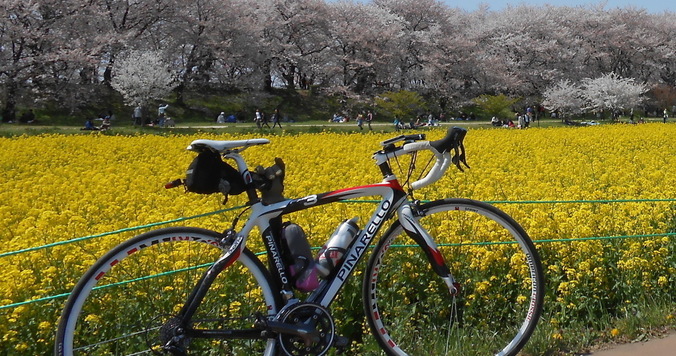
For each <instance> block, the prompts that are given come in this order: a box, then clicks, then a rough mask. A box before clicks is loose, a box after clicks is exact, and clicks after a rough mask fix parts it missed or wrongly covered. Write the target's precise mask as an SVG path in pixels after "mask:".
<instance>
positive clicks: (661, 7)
mask: <svg viewBox="0 0 676 356" xmlns="http://www.w3.org/2000/svg"><path fill="white" fill-rule="evenodd" d="M443 2H444V3H446V4H447V5H449V6H450V7H458V8H461V9H463V10H466V11H475V10H477V9H478V8H479V5H481V4H487V5H488V8H489V10H495V11H499V10H502V9H504V8H505V7H507V6H508V5H512V6H517V5H521V4H526V5H534V6H540V5H545V4H549V5H553V6H586V5H596V4H600V3H605V4H606V5H605V7H604V8H605V9H613V8H618V7H619V8H624V7H630V6H633V7H635V8H639V9H645V10H646V11H647V12H649V13H651V14H660V13H662V12H664V11H670V12H676V1H674V0H605V1H602V0H443Z"/></svg>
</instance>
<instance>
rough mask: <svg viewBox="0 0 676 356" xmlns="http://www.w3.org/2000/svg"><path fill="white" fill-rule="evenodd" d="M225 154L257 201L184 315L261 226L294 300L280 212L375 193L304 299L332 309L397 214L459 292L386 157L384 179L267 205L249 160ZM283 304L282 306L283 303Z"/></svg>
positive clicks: (276, 272)
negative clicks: (335, 264) (375, 200)
mask: <svg viewBox="0 0 676 356" xmlns="http://www.w3.org/2000/svg"><path fill="white" fill-rule="evenodd" d="M378 154H380V153H377V154H376V155H378ZM383 154H384V153H383ZM224 157H226V158H230V159H233V160H235V162H236V163H237V166H238V169H239V171H240V173H241V174H242V177H243V178H244V181H245V183H246V184H247V186H248V189H247V193H248V196H249V198H250V199H252V201H254V203H253V204H251V207H250V209H251V213H250V215H249V218H248V220H247V221H246V223H245V225H244V226H243V228H242V229H241V230H240V231H239V232H238V233H237V234H236V237H232V239H231V245H230V247H229V249H228V250H227V251H226V252H225V253H224V254H223V255H222V256H221V257H220V258H219V259H218V260H217V261H216V262H215V263H214V264H213V265H212V266H211V267H210V268H209V269H208V270H207V271H206V272H205V274H204V276H203V277H202V279H201V280H200V281H199V283H198V285H197V286H196V287H195V289H194V290H193V292H192V293H191V295H190V296H189V298H188V301H187V303H186V305H185V306H184V308H183V309H182V311H181V312H180V313H179V316H180V317H181V318H182V319H183V320H190V318H191V317H192V315H193V314H194V312H195V311H196V310H197V307H198V306H199V304H200V303H201V301H202V299H203V298H204V296H205V295H206V293H207V291H208V289H209V287H210V286H211V283H212V282H213V280H214V279H215V278H216V276H217V275H218V273H219V272H220V271H222V270H223V269H225V268H227V267H228V266H230V265H231V264H233V263H234V262H235V261H236V260H237V258H238V257H239V255H240V253H241V252H242V251H243V249H244V247H245V246H246V240H247V238H248V236H249V234H250V233H251V231H252V230H253V228H254V227H258V228H259V230H260V231H262V237H263V241H264V243H265V247H266V250H267V254H268V257H269V258H268V261H269V263H268V264H269V269H270V272H271V273H272V275H273V276H274V277H273V278H277V280H278V281H279V282H280V286H281V293H282V296H283V298H284V300H283V302H284V303H285V304H291V303H289V301H291V300H296V299H295V295H294V292H293V288H292V286H291V282H290V278H289V276H287V266H286V265H285V263H284V261H283V259H282V258H281V249H280V248H281V239H282V237H281V236H280V234H281V223H282V216H283V215H285V214H289V213H293V212H298V211H301V210H306V209H310V208H314V207H318V206H321V205H325V204H331V203H335V202H338V201H342V200H346V199H355V198H361V197H371V196H378V197H380V199H381V201H380V203H379V204H378V207H377V208H376V210H375V211H374V213H373V214H372V215H371V217H370V219H369V220H368V222H367V223H366V225H364V227H363V229H362V230H361V231H360V232H359V233H358V235H357V237H356V238H355V239H354V240H353V241H352V243H351V244H350V246H349V247H348V249H347V251H346V254H345V255H344V258H343V262H342V263H341V265H340V266H339V269H338V270H337V271H334V272H333V273H332V274H331V275H330V278H328V279H325V280H322V281H321V283H320V285H319V287H318V288H317V289H316V290H315V291H313V292H312V293H311V294H310V295H309V297H308V298H307V300H306V302H311V303H316V304H319V305H321V306H323V307H325V308H328V307H329V305H330V304H331V302H332V301H333V300H334V299H335V297H336V296H337V294H338V293H339V291H340V289H341V288H342V287H343V285H344V284H345V282H346V281H347V280H348V278H349V277H350V276H351V274H352V272H353V271H354V269H355V267H356V265H357V263H358V262H359V261H360V260H361V259H362V257H363V256H364V255H365V254H366V251H367V250H368V248H369V246H370V245H371V243H372V242H373V239H374V238H375V236H376V235H377V234H378V232H379V231H380V229H381V228H382V227H383V225H385V223H386V222H387V221H389V220H390V219H391V218H392V217H393V216H394V215H395V213H396V214H397V216H398V221H399V223H400V224H401V226H402V227H403V228H404V230H405V231H406V233H407V234H408V235H409V237H411V238H412V239H413V240H414V241H415V242H416V243H417V244H418V245H420V247H421V248H422V249H423V251H424V252H425V254H426V255H427V257H428V260H429V262H430V264H431V267H432V269H433V270H434V271H435V272H436V273H437V274H438V275H439V276H440V277H441V278H442V279H443V280H444V282H445V283H446V285H447V286H448V288H449V290H450V291H451V292H452V293H455V291H456V289H455V288H456V287H455V286H454V283H455V280H454V278H453V276H452V275H451V273H450V271H449V269H448V267H447V266H446V263H445V261H444V259H443V257H442V255H441V253H440V252H439V251H438V249H437V245H436V243H435V242H434V240H433V238H432V237H431V236H430V235H429V234H428V233H427V231H426V230H425V229H424V228H423V227H422V226H420V224H418V221H417V217H416V214H418V210H417V208H416V206H417V202H411V201H409V199H408V197H407V194H406V192H405V191H404V188H403V187H402V186H401V184H400V183H399V181H398V180H397V177H396V176H395V175H394V174H393V173H392V171H391V168H390V166H389V164H388V163H387V162H385V161H383V162H380V164H379V167H380V169H381V171H382V173H383V175H384V179H383V181H382V182H380V183H376V184H370V185H365V186H358V187H352V188H346V189H340V190H335V191H330V192H325V193H321V194H313V195H308V196H305V197H302V198H297V199H287V200H284V201H281V202H278V203H273V204H269V205H264V204H263V203H262V202H261V201H260V199H259V198H258V195H257V192H256V190H255V188H254V187H253V180H252V178H251V173H250V172H249V171H248V168H247V165H246V162H245V161H244V159H243V158H242V157H241V155H240V154H239V153H237V152H230V153H227V154H226V155H224ZM229 243H230V242H229ZM281 307H282V308H283V307H284V306H281ZM283 329H284V328H283V327H280V329H279V330H283ZM193 331H194V332H196V333H194V334H193V336H197V335H199V337H226V338H232V337H238V336H236V335H234V334H233V333H232V332H223V333H220V332H218V331H216V330H211V331H198V330H193ZM286 331H289V330H286ZM239 335H240V336H242V337H245V336H246V337H250V336H251V333H250V331H249V332H247V331H240V333H239Z"/></svg>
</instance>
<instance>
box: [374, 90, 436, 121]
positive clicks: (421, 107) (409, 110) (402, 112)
mask: <svg viewBox="0 0 676 356" xmlns="http://www.w3.org/2000/svg"><path fill="white" fill-rule="evenodd" d="M376 105H377V106H378V107H380V108H381V109H383V110H384V111H385V112H387V113H389V114H390V115H392V117H395V118H398V119H400V120H408V119H411V118H414V117H416V116H418V115H420V114H422V113H423V112H424V111H425V109H426V108H427V104H426V103H425V100H424V99H423V97H422V96H420V95H419V94H418V93H415V92H411V91H407V90H401V91H398V92H392V91H389V92H386V93H383V94H382V95H380V96H378V97H377V98H376Z"/></svg>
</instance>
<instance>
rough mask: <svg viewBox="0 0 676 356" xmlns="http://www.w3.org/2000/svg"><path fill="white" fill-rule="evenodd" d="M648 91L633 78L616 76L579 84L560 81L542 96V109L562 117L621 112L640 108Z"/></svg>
mask: <svg viewBox="0 0 676 356" xmlns="http://www.w3.org/2000/svg"><path fill="white" fill-rule="evenodd" d="M647 90H648V88H647V87H646V86H645V85H644V84H638V83H636V82H635V80H634V79H632V78H621V77H619V76H618V75H616V74H615V73H610V74H607V75H602V76H601V77H598V78H595V79H592V78H585V79H583V80H582V82H581V83H579V84H577V85H576V84H574V83H572V82H571V81H569V80H562V81H560V82H559V83H557V84H556V85H554V86H552V87H550V88H548V89H547V90H545V92H544V93H543V97H544V100H543V105H544V107H545V108H547V109H548V110H551V111H558V112H560V114H561V115H563V116H567V115H576V114H582V113H585V112H602V111H609V112H620V111H623V110H629V109H634V108H636V107H638V106H639V104H641V103H642V102H643V101H644V100H645V97H644V96H643V94H644V93H645V92H646V91H647Z"/></svg>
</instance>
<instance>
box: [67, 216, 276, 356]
mask: <svg viewBox="0 0 676 356" xmlns="http://www.w3.org/2000/svg"><path fill="white" fill-rule="evenodd" d="M219 238H220V234H219V233H217V232H214V231H209V230H204V229H197V228H167V229H160V230H156V231H151V232H148V233H145V234H142V235H139V236H136V237H134V238H132V239H130V240H128V241H126V242H124V243H122V244H120V245H118V246H117V247H115V248H114V249H112V250H111V251H110V252H108V253H107V254H106V255H105V256H103V257H102V258H100V259H99V260H98V261H97V262H96V263H95V264H94V265H93V266H92V267H91V268H90V269H89V271H87V273H86V274H85V275H84V276H83V277H82V279H80V281H79V282H78V284H77V285H76V286H75V288H74V289H73V292H72V293H71V295H70V297H69V299H68V301H67V302H66V306H65V309H64V311H63V313H62V316H61V319H60V321H59V326H58V329H57V335H56V346H55V354H56V355H67V356H70V355H146V354H162V349H161V347H160V346H161V345H162V344H163V340H166V339H167V338H168V337H171V336H168V335H166V334H167V332H166V330H167V329H166V327H165V328H164V329H163V328H162V326H163V325H165V324H166V323H167V322H168V321H170V320H171V318H172V316H174V315H176V313H177V312H178V311H179V310H180V309H181V307H182V306H183V304H184V303H185V302H186V300H187V298H188V295H189V294H190V292H191V291H192V290H193V287H194V286H195V285H196V284H197V282H198V280H199V279H200V277H201V276H202V274H203V273H204V271H205V270H206V268H208V266H210V265H211V264H213V263H214V261H216V259H217V258H218V257H219V256H220V255H221V254H222V252H223V250H222V249H221V247H219ZM277 295H278V293H276V289H275V288H274V285H273V284H272V282H271V278H270V276H269V273H268V272H267V270H266V269H265V267H264V266H263V264H262V263H261V262H260V260H259V259H258V258H256V257H255V256H254V255H253V254H252V253H251V251H249V250H248V249H245V250H244V252H243V253H242V254H241V255H240V257H239V259H238V260H237V263H235V264H233V265H232V266H230V267H228V268H226V269H225V270H223V271H222V272H221V274H220V275H219V276H218V277H217V279H216V281H215V282H214V283H213V285H212V287H211V289H210V290H209V292H208V293H207V296H206V297H205V298H204V301H203V303H202V304H201V305H200V307H199V309H198V311H197V313H196V314H195V316H194V317H193V320H192V325H191V326H192V327H194V328H200V329H252V327H253V324H254V320H255V316H256V315H257V314H260V315H274V314H276V312H277V308H278V305H279V304H278V297H277ZM163 333H164V334H163ZM184 344H185V345H186V346H187V349H188V351H189V354H194V355H209V354H230V355H251V354H256V353H258V354H262V353H264V352H265V351H266V349H267V351H268V352H269V353H272V352H273V351H274V347H275V340H274V339H254V340H214V339H193V340H187V341H186V342H185V343H184Z"/></svg>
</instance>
